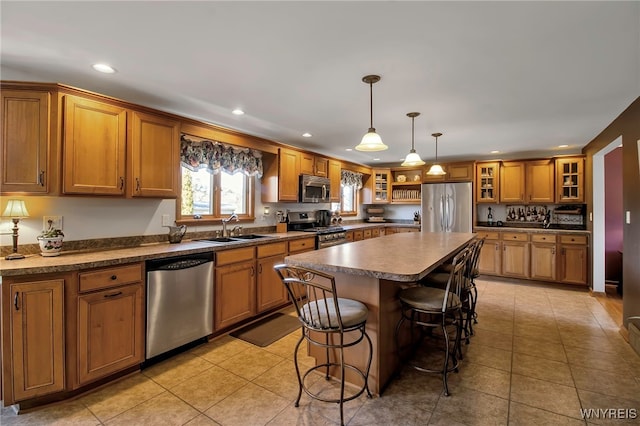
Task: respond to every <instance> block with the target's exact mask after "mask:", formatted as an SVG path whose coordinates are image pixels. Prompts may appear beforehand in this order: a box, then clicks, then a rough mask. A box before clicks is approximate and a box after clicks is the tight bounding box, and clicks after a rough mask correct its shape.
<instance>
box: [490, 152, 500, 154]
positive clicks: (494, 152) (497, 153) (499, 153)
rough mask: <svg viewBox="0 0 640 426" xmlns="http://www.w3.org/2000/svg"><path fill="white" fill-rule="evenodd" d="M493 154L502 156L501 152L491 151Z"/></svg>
mask: <svg viewBox="0 0 640 426" xmlns="http://www.w3.org/2000/svg"><path fill="white" fill-rule="evenodd" d="M491 154H500V151H491Z"/></svg>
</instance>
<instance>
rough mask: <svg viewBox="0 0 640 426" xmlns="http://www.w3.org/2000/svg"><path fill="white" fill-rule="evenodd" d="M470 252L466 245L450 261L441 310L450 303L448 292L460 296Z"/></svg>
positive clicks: (445, 308) (444, 309)
mask: <svg viewBox="0 0 640 426" xmlns="http://www.w3.org/2000/svg"><path fill="white" fill-rule="evenodd" d="M471 252H472V247H471V246H470V245H467V246H466V247H465V248H463V249H462V250H460V251H459V252H458V254H456V255H455V257H454V258H453V261H452V262H451V272H450V273H449V279H448V280H447V286H446V288H445V294H444V299H443V301H442V312H445V311H446V310H447V308H449V305H450V303H451V300H450V293H453V294H455V295H456V296H458V297H460V295H461V293H462V289H463V288H464V286H465V282H466V280H467V277H466V276H465V272H466V267H467V262H468V259H469V256H471Z"/></svg>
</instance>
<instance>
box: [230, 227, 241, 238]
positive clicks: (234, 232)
mask: <svg viewBox="0 0 640 426" xmlns="http://www.w3.org/2000/svg"><path fill="white" fill-rule="evenodd" d="M232 235H235V236H238V235H242V226H240V225H236V226H234V227H233V229H232V230H231V232H230V233H229V236H232Z"/></svg>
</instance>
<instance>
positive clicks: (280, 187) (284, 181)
mask: <svg viewBox="0 0 640 426" xmlns="http://www.w3.org/2000/svg"><path fill="white" fill-rule="evenodd" d="M263 168H264V172H263V175H262V191H261V195H262V202H263V203H277V202H279V201H298V184H299V178H298V176H299V175H300V170H301V167H300V152H298V151H296V150H293V149H289V148H284V147H283V148H280V149H279V150H278V155H277V156H265V157H264V158H263Z"/></svg>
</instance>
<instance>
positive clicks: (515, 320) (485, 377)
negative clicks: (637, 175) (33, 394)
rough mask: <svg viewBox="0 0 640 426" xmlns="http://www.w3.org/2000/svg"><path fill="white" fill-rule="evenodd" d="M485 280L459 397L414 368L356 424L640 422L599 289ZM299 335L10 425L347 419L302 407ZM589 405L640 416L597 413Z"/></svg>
mask: <svg viewBox="0 0 640 426" xmlns="http://www.w3.org/2000/svg"><path fill="white" fill-rule="evenodd" d="M478 288H479V302H478V314H479V317H478V324H476V326H475V332H476V334H475V335H474V336H473V337H472V339H471V344H470V345H468V346H465V347H464V355H465V357H464V360H463V361H462V363H461V365H460V369H459V372H458V373H457V374H451V376H450V390H451V396H449V397H445V396H443V395H442V384H441V380H440V378H439V377H438V376H433V375H427V374H425V373H420V372H417V371H415V370H413V369H405V370H404V371H403V372H402V374H401V376H400V378H399V379H397V380H395V381H393V382H392V384H391V385H390V386H389V387H388V388H387V390H386V391H385V392H384V394H383V395H382V397H374V398H373V399H367V398H366V397H364V396H362V397H360V398H358V399H356V400H354V401H351V402H348V403H346V404H345V421H346V422H348V424H349V425H574V424H575V425H586V424H625V423H628V424H640V357H639V356H638V355H637V354H636V353H635V352H633V350H632V349H631V348H630V346H629V345H628V344H627V343H626V342H625V341H624V339H623V338H622V337H621V336H620V334H619V333H618V327H617V325H616V323H615V321H614V319H612V318H611V317H610V316H609V315H608V314H607V312H606V311H605V309H604V308H603V307H602V306H601V304H600V303H598V301H597V300H596V299H595V298H593V297H591V296H589V294H588V293H587V292H585V291H579V290H573V289H566V288H558V287H550V286H542V285H531V284H529V285H526V284H514V283H506V282H493V281H483V280H478ZM297 337H298V333H292V334H291V335H289V336H287V337H285V338H283V339H281V340H279V341H277V342H275V343H273V344H272V345H270V346H269V347H266V348H258V347H256V346H253V345H250V344H248V343H245V342H244V341H241V340H237V339H234V338H232V337H224V338H221V339H218V340H215V341H212V342H209V343H208V344H205V345H201V346H199V347H196V348H194V349H192V350H190V351H189V352H186V353H183V354H180V355H178V356H175V357H174V358H171V359H169V360H167V361H164V362H162V363H159V364H156V365H154V366H152V367H150V368H147V369H145V370H143V371H142V372H140V373H139V374H135V375H133V376H131V377H128V378H127V379H125V380H123V381H120V382H118V383H114V384H112V385H110V386H108V387H106V388H103V389H101V390H99V391H96V392H93V393H91V394H88V395H85V396H83V397H80V398H78V399H76V400H73V401H70V402H65V403H61V404H58V405H55V406H50V407H45V408H41V409H37V410H35V411H32V412H29V413H25V414H20V415H14V414H13V412H12V411H11V410H10V409H9V408H4V409H3V410H2V412H1V413H2V414H1V417H0V424H2V425H53V424H55V425H85V424H86V425H102V424H105V425H154V426H155V425H189V426H196V425H225V426H226V425H242V426H246V425H335V424H338V422H339V412H338V407H337V406H336V405H334V404H327V403H321V402H317V401H313V402H312V401H310V399H309V398H308V397H307V396H306V395H303V397H302V400H301V403H300V407H298V408H296V407H294V405H293V401H294V400H295V397H296V394H297V381H296V378H295V371H294V368H293V363H292V358H293V346H294V344H295V342H296V340H297ZM303 362H304V363H306V364H307V365H309V364H310V363H311V360H310V359H309V358H305V357H303ZM313 386H317V387H318V388H320V387H324V386H328V385H327V383H326V382H325V381H324V380H317V381H316V383H314V384H313ZM581 408H583V409H589V408H593V409H610V408H614V409H623V410H636V412H637V413H638V416H639V417H638V418H636V419H627V420H611V419H603V418H600V419H591V420H589V421H587V420H584V419H582V418H581V415H580V409H581ZM628 412H629V411H625V412H624V413H628Z"/></svg>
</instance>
